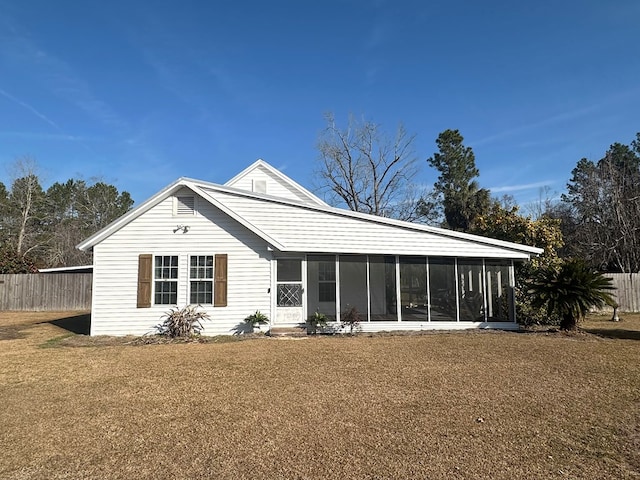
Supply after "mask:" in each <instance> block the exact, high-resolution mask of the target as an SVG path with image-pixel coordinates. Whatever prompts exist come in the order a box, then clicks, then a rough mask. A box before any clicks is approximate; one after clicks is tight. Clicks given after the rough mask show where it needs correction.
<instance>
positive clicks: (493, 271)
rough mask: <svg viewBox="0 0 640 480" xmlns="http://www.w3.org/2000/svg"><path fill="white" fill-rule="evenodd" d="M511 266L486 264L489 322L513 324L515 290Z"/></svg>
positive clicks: (495, 262) (496, 263)
mask: <svg viewBox="0 0 640 480" xmlns="http://www.w3.org/2000/svg"><path fill="white" fill-rule="evenodd" d="M510 269H511V265H510V264H509V262H506V261H495V260H493V261H490V260H487V261H486V262H485V270H486V282H487V321H488V322H512V321H513V317H512V314H511V296H512V291H513V288H512V286H511V284H510V280H509V271H510Z"/></svg>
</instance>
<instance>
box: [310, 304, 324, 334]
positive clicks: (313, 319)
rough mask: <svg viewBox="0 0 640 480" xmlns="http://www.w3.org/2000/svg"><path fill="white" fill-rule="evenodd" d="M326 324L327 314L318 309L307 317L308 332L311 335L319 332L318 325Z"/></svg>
mask: <svg viewBox="0 0 640 480" xmlns="http://www.w3.org/2000/svg"><path fill="white" fill-rule="evenodd" d="M326 326H327V316H326V315H325V314H324V313H320V312H319V311H318V310H316V311H315V312H314V313H313V315H309V318H307V332H308V333H311V335H315V334H316V333H317V332H318V327H320V328H323V327H326Z"/></svg>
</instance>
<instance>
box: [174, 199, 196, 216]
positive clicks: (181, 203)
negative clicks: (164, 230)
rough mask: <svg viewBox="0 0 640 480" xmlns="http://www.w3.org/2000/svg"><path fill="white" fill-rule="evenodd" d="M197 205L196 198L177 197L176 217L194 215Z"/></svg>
mask: <svg viewBox="0 0 640 480" xmlns="http://www.w3.org/2000/svg"><path fill="white" fill-rule="evenodd" d="M195 204H196V199H195V197H176V215H193V214H194V213H195Z"/></svg>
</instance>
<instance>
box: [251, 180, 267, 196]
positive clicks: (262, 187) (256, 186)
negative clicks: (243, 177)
mask: <svg viewBox="0 0 640 480" xmlns="http://www.w3.org/2000/svg"><path fill="white" fill-rule="evenodd" d="M253 191H254V192H255V193H267V181H266V180H254V181H253Z"/></svg>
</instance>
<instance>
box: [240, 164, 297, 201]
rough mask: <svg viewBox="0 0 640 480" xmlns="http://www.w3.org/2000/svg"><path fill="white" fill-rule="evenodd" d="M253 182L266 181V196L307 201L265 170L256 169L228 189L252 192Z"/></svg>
mask: <svg viewBox="0 0 640 480" xmlns="http://www.w3.org/2000/svg"><path fill="white" fill-rule="evenodd" d="M253 180H266V182H267V195H272V196H274V197H281V198H288V199H291V200H297V201H302V202H304V201H309V199H308V198H307V197H305V196H304V195H302V194H301V193H300V192H298V191H297V190H295V189H293V188H291V187H290V186H289V185H288V184H287V183H286V182H284V181H283V180H282V179H281V178H278V177H276V176H275V175H273V174H271V173H270V172H268V171H267V170H266V169H263V168H257V169H255V170H254V171H252V172H251V173H250V174H249V175H247V176H245V177H243V178H241V179H238V180H237V181H236V182H234V183H233V184H229V186H230V187H234V188H239V189H242V190H246V191H247V192H251V191H252V190H253Z"/></svg>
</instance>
